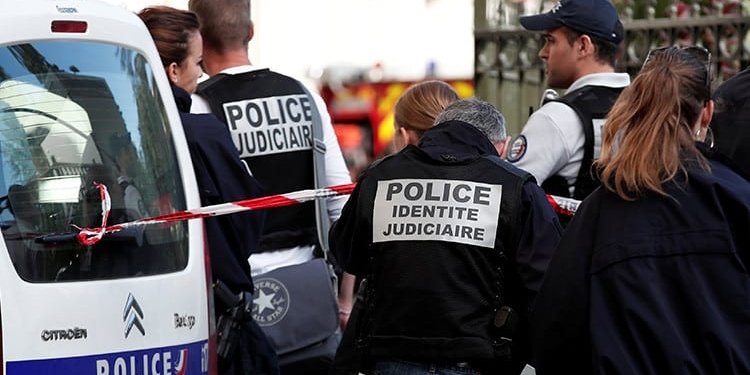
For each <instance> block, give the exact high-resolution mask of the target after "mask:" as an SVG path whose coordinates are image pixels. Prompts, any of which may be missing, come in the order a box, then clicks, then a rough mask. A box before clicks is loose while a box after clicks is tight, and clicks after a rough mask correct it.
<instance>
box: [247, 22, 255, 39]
mask: <svg viewBox="0 0 750 375" xmlns="http://www.w3.org/2000/svg"><path fill="white" fill-rule="evenodd" d="M253 36H255V23H254V22H253V21H250V30H248V33H247V41H248V43H249V42H250V41H251V40H253Z"/></svg>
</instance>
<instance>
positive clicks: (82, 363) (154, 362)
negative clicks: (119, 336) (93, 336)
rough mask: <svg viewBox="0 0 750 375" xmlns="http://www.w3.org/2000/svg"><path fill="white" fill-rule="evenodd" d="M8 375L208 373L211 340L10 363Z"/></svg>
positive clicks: (7, 368) (178, 374)
mask: <svg viewBox="0 0 750 375" xmlns="http://www.w3.org/2000/svg"><path fill="white" fill-rule="evenodd" d="M6 370H7V371H6V374H8V375H14V374H65V375H67V374H70V375H73V374H75V375H79V374H81V375H82V374H91V375H184V374H190V375H192V374H207V373H208V341H199V342H195V343H191V344H184V345H177V346H172V347H165V348H153V349H146V350H137V351H131V352H122V353H110V354H97V355H90V356H85V357H73V358H54V359H41V360H31V361H9V362H8V363H7V364H6Z"/></svg>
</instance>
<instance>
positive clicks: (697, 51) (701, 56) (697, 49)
mask: <svg viewBox="0 0 750 375" xmlns="http://www.w3.org/2000/svg"><path fill="white" fill-rule="evenodd" d="M668 50H682V51H685V52H687V53H688V54H689V55H691V56H693V57H694V58H696V59H698V61H700V62H701V63H703V65H704V66H705V68H706V78H705V81H706V100H709V99H711V52H709V51H708V50H707V49H705V48H703V47H701V46H688V47H682V48H678V47H675V46H668V47H659V48H654V49H652V50H650V51H648V55H646V59H645V60H643V65H642V66H641V69H643V67H644V66H646V64H648V62H649V60H651V57H652V56H656V55H659V54H662V53H664V52H666V51H668Z"/></svg>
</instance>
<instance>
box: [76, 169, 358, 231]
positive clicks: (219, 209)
mask: <svg viewBox="0 0 750 375" xmlns="http://www.w3.org/2000/svg"><path fill="white" fill-rule="evenodd" d="M95 185H97V186H98V187H99V191H100V195H101V197H102V211H103V212H102V225H101V227H99V228H81V229H80V232H79V233H78V242H80V243H81V244H82V245H93V244H95V243H96V242H98V241H99V240H100V239H101V238H102V237H103V236H104V234H105V233H109V232H117V231H121V230H123V229H126V228H130V227H135V226H141V225H149V224H160V223H169V222H175V221H182V220H190V219H199V218H204V217H211V216H219V215H226V214H232V213H235V212H241V211H247V210H257V209H262V208H273V207H282V206H290V205H293V204H298V203H303V202H307V201H311V200H315V199H322V198H328V197H333V196H337V195H345V194H351V192H352V190H354V186H355V185H356V184H355V183H351V184H343V185H335V186H329V187H327V188H322V189H308V190H299V191H295V192H292V193H287V194H277V195H270V196H266V197H260V198H253V199H246V200H242V201H236V202H230V203H222V204H216V205H211V206H205V207H199V208H196V209H193V210H186V211H180V212H173V213H170V214H165V215H159V216H154V217H148V218H142V219H138V220H135V221H130V222H127V223H122V224H115V225H110V226H108V225H107V217H108V216H109V210H110V199H109V193H107V187H106V186H104V185H103V184H99V183H95Z"/></svg>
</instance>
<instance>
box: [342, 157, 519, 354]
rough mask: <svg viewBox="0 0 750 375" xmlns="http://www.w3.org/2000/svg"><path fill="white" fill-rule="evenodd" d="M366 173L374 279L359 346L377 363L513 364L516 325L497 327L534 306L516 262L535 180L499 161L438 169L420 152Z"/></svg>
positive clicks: (483, 159)
mask: <svg viewBox="0 0 750 375" xmlns="http://www.w3.org/2000/svg"><path fill="white" fill-rule="evenodd" d="M364 173H365V174H366V175H367V178H366V179H360V182H359V186H358V188H359V189H361V191H360V193H361V197H365V199H364V201H367V202H369V203H368V205H367V206H366V208H365V210H366V211H367V214H366V215H367V216H366V217H371V218H372V221H373V222H372V225H373V232H372V233H373V239H372V245H371V247H370V249H369V251H370V254H371V262H372V263H371V270H372V273H371V274H369V275H368V276H367V286H366V292H365V302H364V303H365V309H364V311H363V313H362V315H361V316H360V320H359V322H358V328H357V332H358V333H357V336H358V340H357V345H358V346H360V347H361V348H363V349H364V348H366V349H367V351H368V352H369V354H370V355H372V356H373V357H374V358H379V357H380V358H391V359H394V358H395V359H402V360H414V361H417V362H432V363H435V362H440V363H454V362H461V361H462V360H467V359H472V360H477V361H481V362H483V363H495V362H497V361H501V362H507V361H508V360H509V354H510V353H511V352H512V349H511V348H512V347H513V346H514V345H515V344H514V343H512V342H510V341H507V340H504V339H503V337H507V338H511V337H512V336H513V333H514V331H515V330H516V328H518V325H517V322H516V321H514V322H513V323H511V322H510V319H509V320H508V324H504V323H499V322H500V320H502V319H503V316H502V314H503V313H504V311H506V310H504V309H507V308H508V307H510V308H511V310H513V311H515V312H523V311H525V309H526V307H527V301H525V300H524V299H523V298H524V297H522V296H521V295H520V292H519V291H520V290H522V289H521V288H522V286H521V281H520V278H519V277H518V273H517V270H516V269H515V266H514V264H515V262H514V260H515V249H516V248H517V247H518V242H519V238H520V235H519V233H520V230H521V228H519V227H518V223H519V222H521V220H520V219H519V215H520V212H522V208H521V205H522V203H521V192H522V188H523V184H524V183H525V182H527V181H529V180H530V179H531V178H532V177H531V175H529V174H528V173H526V172H523V171H521V170H520V169H518V168H515V167H513V166H512V165H510V164H509V163H507V162H505V161H501V160H500V159H499V158H498V157H496V156H495V157H487V156H485V157H478V158H477V159H475V160H473V161H470V162H467V163H456V164H443V163H438V162H436V161H435V160H434V159H431V158H430V157H429V156H427V155H426V154H425V153H424V152H423V151H422V150H420V149H419V148H417V147H415V146H407V148H406V149H404V150H403V151H401V152H400V153H398V154H394V155H391V156H388V157H386V158H384V159H381V160H379V161H378V162H375V163H374V164H373V165H372V166H371V167H370V168H368V169H367V170H366V171H365V172H364ZM498 191H499V192H500V194H499V196H498V194H497V192H498ZM368 197H372V199H369V198H368ZM491 228H494V231H490V229H491ZM410 238H411V240H410ZM490 239H492V240H490ZM488 240H490V241H489V242H488ZM361 251H367V249H361ZM513 318H518V316H513ZM503 322H504V321H503ZM519 342H520V341H519Z"/></svg>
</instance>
